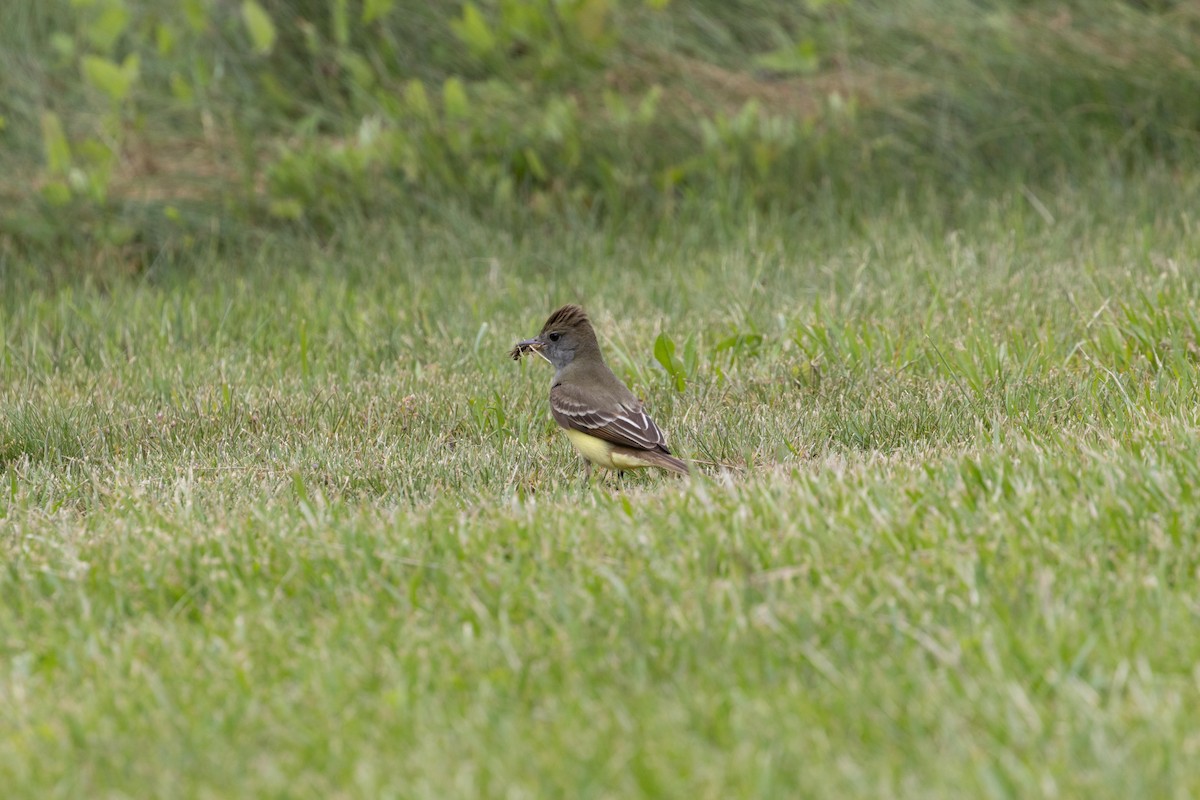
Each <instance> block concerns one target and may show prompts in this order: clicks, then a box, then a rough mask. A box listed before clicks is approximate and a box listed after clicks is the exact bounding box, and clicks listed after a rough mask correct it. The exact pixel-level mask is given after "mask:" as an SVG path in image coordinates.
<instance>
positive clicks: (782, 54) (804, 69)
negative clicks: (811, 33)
mask: <svg viewBox="0 0 1200 800" xmlns="http://www.w3.org/2000/svg"><path fill="white" fill-rule="evenodd" d="M754 65H755V66H756V67H758V68H759V69H763V70H767V71H768V72H777V73H781V74H784V75H791V74H799V75H810V74H812V73H814V72H816V71H817V68H818V67H819V66H820V65H821V59H820V58H819V57H818V56H817V45H816V43H814V42H813V41H812V40H811V39H805V40H804V41H802V42H797V43H796V44H794V45H791V46H789V47H782V48H780V49H778V50H772V51H771V52H769V53H763V54H762V55H760V56H758V57H756V58H755V59H754Z"/></svg>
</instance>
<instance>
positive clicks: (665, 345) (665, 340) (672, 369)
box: [654, 332, 687, 392]
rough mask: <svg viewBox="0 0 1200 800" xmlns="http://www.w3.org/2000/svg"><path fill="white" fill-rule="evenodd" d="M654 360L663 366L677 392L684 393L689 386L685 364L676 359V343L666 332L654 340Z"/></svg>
mask: <svg viewBox="0 0 1200 800" xmlns="http://www.w3.org/2000/svg"><path fill="white" fill-rule="evenodd" d="M654 358H655V359H656V360H657V361H658V363H659V364H661V365H662V368H663V369H665V370H666V371H667V374H668V375H670V376H671V378H672V379H673V380H674V383H675V390H676V391H678V392H682V391H683V390H684V388H685V387H686V385H687V374H686V373H685V372H684V370H683V364H681V363H679V359H677V358H676V357H675V342H674V341H672V340H671V337H670V336H668V335H667V334H666V333H665V332H664V333H660V334H659V335H658V338H657V339H655V340H654Z"/></svg>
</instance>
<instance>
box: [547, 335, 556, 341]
mask: <svg viewBox="0 0 1200 800" xmlns="http://www.w3.org/2000/svg"><path fill="white" fill-rule="evenodd" d="M547 338H549V339H550V341H552V342H557V341H558V334H557V333H552V334H550V336H549V337H547Z"/></svg>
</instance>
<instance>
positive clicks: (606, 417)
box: [550, 383, 671, 453]
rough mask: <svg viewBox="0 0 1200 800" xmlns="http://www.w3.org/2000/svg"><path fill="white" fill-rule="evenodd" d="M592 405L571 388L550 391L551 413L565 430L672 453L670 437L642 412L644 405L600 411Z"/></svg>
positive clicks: (568, 385)
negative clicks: (669, 444)
mask: <svg viewBox="0 0 1200 800" xmlns="http://www.w3.org/2000/svg"><path fill="white" fill-rule="evenodd" d="M598 405H599V404H597V403H593V402H588V400H587V398H585V397H584V396H583V394H582V392H580V391H579V390H578V389H576V388H575V387H574V386H572V385H571V384H562V383H560V384H558V385H557V386H555V387H554V388H552V389H551V390H550V413H551V414H553V415H554V421H555V422H557V423H558V424H559V425H561V426H563V427H564V428H572V429H574V430H577V431H583V432H584V433H589V434H591V435H592V436H595V437H597V438H600V439H604V440H605V441H609V442H612V443H613V444H618V445H623V446H625V447H636V448H637V449H639V450H658V451H660V452H663V453H670V452H671V451H670V450H668V449H667V437H665V436H663V432H662V431H661V430H659V428H658V426H657V425H655V424H654V420H652V419H650V417H649V416H648V415H647V414H646V412H645V411H643V410H642V404H641V402H640V401H637V400H634V402H632V403H628V402H626V403H616V404H613V405H612V406H611V407H598Z"/></svg>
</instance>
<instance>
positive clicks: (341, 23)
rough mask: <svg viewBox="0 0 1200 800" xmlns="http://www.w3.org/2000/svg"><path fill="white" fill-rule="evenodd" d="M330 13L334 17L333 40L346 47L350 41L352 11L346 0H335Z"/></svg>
mask: <svg viewBox="0 0 1200 800" xmlns="http://www.w3.org/2000/svg"><path fill="white" fill-rule="evenodd" d="M329 13H330V15H331V16H332V17H333V19H332V20H331V21H332V23H333V41H335V42H337V43H338V44H339V45H340V46H342V47H345V46H346V45H347V44H349V43H350V12H349V10H348V9H347V8H346V0H333V7H332V8H331V9H330V11H329Z"/></svg>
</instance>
